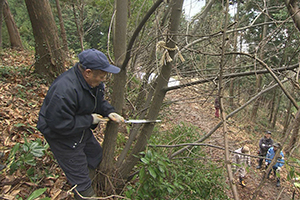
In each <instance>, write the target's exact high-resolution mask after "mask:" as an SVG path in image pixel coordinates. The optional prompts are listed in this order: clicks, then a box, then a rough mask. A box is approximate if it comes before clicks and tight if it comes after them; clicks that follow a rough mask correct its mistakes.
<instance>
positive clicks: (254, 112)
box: [250, 0, 268, 122]
mask: <svg viewBox="0 0 300 200" xmlns="http://www.w3.org/2000/svg"><path fill="white" fill-rule="evenodd" d="M267 2H268V0H267ZM265 6H267V5H265ZM267 21H268V16H267V15H265V18H264V22H265V23H266V22H267ZM267 30H268V26H267V25H266V24H265V25H263V32H262V41H261V43H262V45H261V49H260V59H261V60H263V58H264V47H265V44H266V42H265V38H266V35H267ZM261 85H262V76H261V75H258V76H257V79H256V91H257V92H259V91H260V90H261ZM260 100H261V98H258V99H257V100H256V102H255V103H254V105H253V108H252V112H251V118H250V119H251V121H252V122H255V121H256V117H257V112H258V108H259V104H260Z"/></svg>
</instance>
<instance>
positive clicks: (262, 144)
mask: <svg viewBox="0 0 300 200" xmlns="http://www.w3.org/2000/svg"><path fill="white" fill-rule="evenodd" d="M271 134H272V133H271V132H270V131H266V133H265V136H264V137H262V138H261V139H260V140H259V154H258V155H259V156H262V157H265V156H266V155H267V152H268V149H269V148H270V147H272V145H273V140H272V139H271ZM263 160H264V159H263V158H260V159H259V161H258V166H257V167H256V169H260V168H261V165H262V162H263Z"/></svg>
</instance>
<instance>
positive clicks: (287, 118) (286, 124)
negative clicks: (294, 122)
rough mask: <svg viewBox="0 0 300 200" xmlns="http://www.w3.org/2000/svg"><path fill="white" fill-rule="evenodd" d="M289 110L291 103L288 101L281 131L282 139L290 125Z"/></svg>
mask: <svg viewBox="0 0 300 200" xmlns="http://www.w3.org/2000/svg"><path fill="white" fill-rule="evenodd" d="M291 109H292V102H291V101H289V103H288V107H287V113H286V117H285V118H284V119H285V120H284V124H283V130H282V136H283V137H284V136H285V135H286V131H287V129H288V126H289V124H290V119H291Z"/></svg>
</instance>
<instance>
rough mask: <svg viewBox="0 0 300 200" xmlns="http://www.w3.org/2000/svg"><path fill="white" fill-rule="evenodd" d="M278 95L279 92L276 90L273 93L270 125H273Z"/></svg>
mask: <svg viewBox="0 0 300 200" xmlns="http://www.w3.org/2000/svg"><path fill="white" fill-rule="evenodd" d="M276 93H277V90H274V92H273V97H272V100H271V102H270V103H271V109H270V112H269V115H270V117H269V124H271V123H272V119H273V114H274V110H275V102H276Z"/></svg>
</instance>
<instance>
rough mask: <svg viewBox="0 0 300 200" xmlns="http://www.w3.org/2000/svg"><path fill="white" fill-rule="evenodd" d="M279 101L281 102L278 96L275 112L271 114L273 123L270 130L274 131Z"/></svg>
mask: <svg viewBox="0 0 300 200" xmlns="http://www.w3.org/2000/svg"><path fill="white" fill-rule="evenodd" d="M280 101H281V95H279V96H278V99H277V104H276V108H275V111H274V114H273V122H272V126H271V128H272V129H274V128H275V126H276V121H277V115H278V111H279V107H280Z"/></svg>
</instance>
